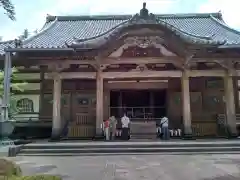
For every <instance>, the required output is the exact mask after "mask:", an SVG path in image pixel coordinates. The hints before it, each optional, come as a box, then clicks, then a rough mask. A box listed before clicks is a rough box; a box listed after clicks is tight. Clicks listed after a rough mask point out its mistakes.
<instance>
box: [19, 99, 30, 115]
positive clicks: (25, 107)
mask: <svg viewBox="0 0 240 180" xmlns="http://www.w3.org/2000/svg"><path fill="white" fill-rule="evenodd" d="M17 109H18V110H19V112H21V113H31V112H34V110H33V101H32V100H31V99H28V98H23V99H20V100H18V101H17Z"/></svg>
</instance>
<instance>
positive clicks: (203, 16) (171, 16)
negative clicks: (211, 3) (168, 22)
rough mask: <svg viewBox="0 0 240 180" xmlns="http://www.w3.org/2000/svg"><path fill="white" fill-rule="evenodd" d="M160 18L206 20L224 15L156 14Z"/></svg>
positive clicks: (215, 13) (218, 13) (216, 13)
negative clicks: (196, 18)
mask: <svg viewBox="0 0 240 180" xmlns="http://www.w3.org/2000/svg"><path fill="white" fill-rule="evenodd" d="M155 16H157V17H158V18H161V17H163V18H173V17H177V18H193V17H200V18H206V17H211V16H214V17H217V18H220V17H221V16H222V13H221V12H220V11H219V12H212V13H175V14H155Z"/></svg>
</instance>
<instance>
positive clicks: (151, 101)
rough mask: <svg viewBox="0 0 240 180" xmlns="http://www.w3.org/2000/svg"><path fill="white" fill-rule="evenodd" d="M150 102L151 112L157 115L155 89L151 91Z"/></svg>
mask: <svg viewBox="0 0 240 180" xmlns="http://www.w3.org/2000/svg"><path fill="white" fill-rule="evenodd" d="M149 101H150V102H149V104H150V112H151V114H152V116H155V115H154V110H155V109H154V93H153V91H150V99H149Z"/></svg>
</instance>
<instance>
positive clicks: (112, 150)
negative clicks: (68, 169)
mask: <svg viewBox="0 0 240 180" xmlns="http://www.w3.org/2000/svg"><path fill="white" fill-rule="evenodd" d="M229 151H231V152H239V151H240V147H202V148H198V147H174V148H169V147H157V148H146V147H145V148H104V149H99V148H90V149H88V148H82V149H23V150H22V151H21V152H20V154H29V155H35V154H45V153H46V154H62V155H64V154H65V153H66V154H69V153H72V154H73V155H78V154H85V153H96V154H97V153H109V154H118V153H164V152H172V153H174V152H175V153H181V152H188V153H192V152H199V153H201V152H209V153H211V152H229Z"/></svg>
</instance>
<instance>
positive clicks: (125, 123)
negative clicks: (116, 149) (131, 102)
mask: <svg viewBox="0 0 240 180" xmlns="http://www.w3.org/2000/svg"><path fill="white" fill-rule="evenodd" d="M121 123H122V139H123V140H128V139H129V126H130V119H129V118H128V117H127V116H126V114H124V115H123V117H122V118H121Z"/></svg>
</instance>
